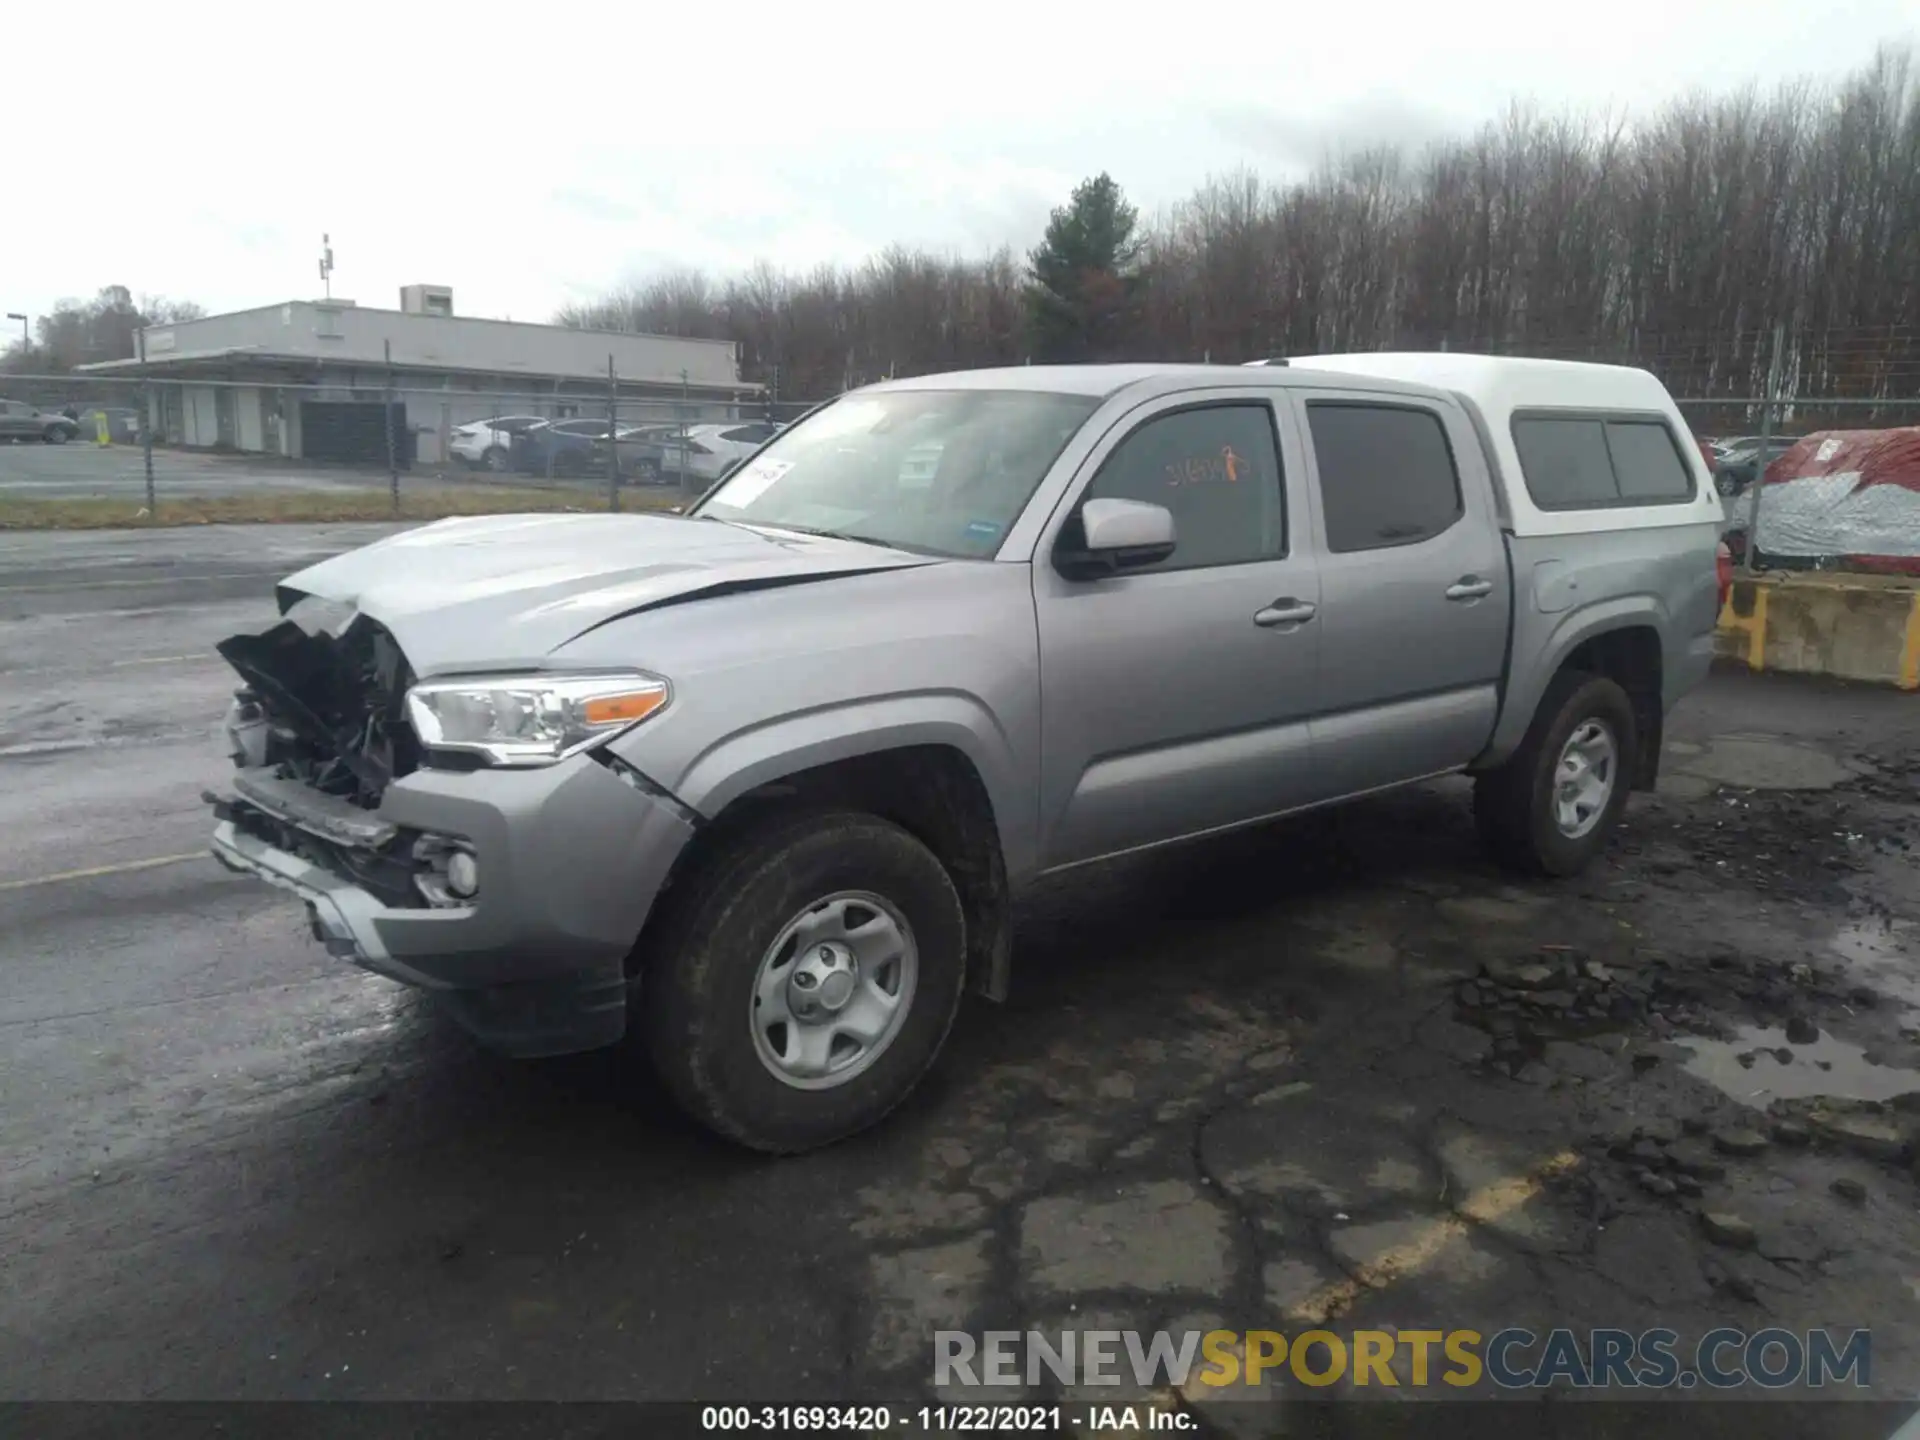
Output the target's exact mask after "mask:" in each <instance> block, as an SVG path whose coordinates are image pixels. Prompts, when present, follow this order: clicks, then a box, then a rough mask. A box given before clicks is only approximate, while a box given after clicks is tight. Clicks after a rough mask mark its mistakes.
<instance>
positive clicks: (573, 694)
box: [407, 672, 668, 765]
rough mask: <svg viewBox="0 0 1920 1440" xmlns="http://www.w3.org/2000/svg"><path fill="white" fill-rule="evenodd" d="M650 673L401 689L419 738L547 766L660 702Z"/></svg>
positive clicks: (663, 685) (663, 699)
mask: <svg viewBox="0 0 1920 1440" xmlns="http://www.w3.org/2000/svg"><path fill="white" fill-rule="evenodd" d="M667 694H668V691H667V682H666V681H664V680H662V679H661V678H660V677H659V676H657V675H646V674H641V673H638V672H629V673H627V674H624V675H502V676H498V677H492V678H490V677H485V676H481V677H474V678H470V679H465V680H431V681H427V682H425V683H423V684H419V685H416V686H414V687H413V688H412V689H411V690H409V691H408V692H407V719H408V720H410V721H411V722H412V723H413V730H414V733H415V734H416V735H418V736H419V737H420V743H421V744H422V745H426V746H429V747H431V748H432V749H435V750H465V751H469V752H471V753H473V754H476V755H484V756H485V757H486V758H487V760H488V762H489V763H491V764H494V765H551V764H553V762H554V761H556V760H563V759H565V758H566V757H567V756H569V755H572V754H574V753H576V752H578V751H580V750H584V749H586V748H587V747H588V746H589V745H594V744H597V743H598V742H600V741H602V740H605V739H608V738H610V737H612V736H614V735H617V734H619V733H620V732H621V731H622V730H625V729H626V728H627V727H629V726H631V725H637V724H639V723H640V722H641V721H642V720H644V719H646V718H647V717H648V716H649V715H651V714H653V713H654V712H655V711H656V710H658V709H660V708H661V707H662V706H664V705H665V704H666V703H667Z"/></svg>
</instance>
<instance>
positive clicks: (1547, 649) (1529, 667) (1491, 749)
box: [1471, 594, 1672, 770]
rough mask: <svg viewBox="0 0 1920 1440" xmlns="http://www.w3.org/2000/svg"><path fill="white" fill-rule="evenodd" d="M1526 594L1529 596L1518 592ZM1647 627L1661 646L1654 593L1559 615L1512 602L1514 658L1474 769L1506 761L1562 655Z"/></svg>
mask: <svg viewBox="0 0 1920 1440" xmlns="http://www.w3.org/2000/svg"><path fill="white" fill-rule="evenodd" d="M1522 598H1523V599H1524V598H1530V597H1522ZM1643 625H1644V626H1649V627H1651V628H1652V629H1653V630H1654V632H1655V633H1656V634H1658V635H1660V636H1661V638H1662V646H1663V648H1664V647H1665V644H1666V637H1667V636H1668V635H1669V634H1671V631H1672V625H1671V617H1670V615H1669V613H1668V611H1667V608H1666V606H1665V605H1664V604H1663V603H1662V602H1661V600H1660V598H1659V597H1658V596H1656V595H1649V594H1628V595H1614V596H1609V597H1608V598H1607V599H1605V600H1596V601H1594V602H1593V603H1592V604H1590V605H1584V606H1581V607H1580V608H1579V609H1576V610H1569V611H1566V612H1565V613H1563V614H1558V615H1548V614H1542V613H1541V612H1540V610H1539V609H1538V608H1537V606H1535V605H1533V604H1531V603H1528V604H1525V605H1524V606H1522V605H1516V606H1515V619H1514V631H1513V661H1512V664H1511V666H1510V668H1509V670H1508V674H1507V684H1506V693H1505V695H1504V696H1503V697H1502V701H1501V706H1500V719H1499V721H1498V722H1497V723H1496V724H1495V726H1494V730H1493V738H1492V739H1491V740H1490V741H1488V742H1487V748H1486V749H1485V750H1484V751H1482V752H1481V754H1480V757H1479V758H1478V759H1477V760H1475V761H1474V763H1473V765H1472V767H1471V768H1473V769H1474V770H1490V769H1492V768H1493V767H1495V766H1497V765H1499V764H1500V763H1501V762H1502V761H1504V760H1506V759H1507V757H1508V756H1510V755H1512V754H1513V752H1514V751H1515V750H1518V749H1519V748H1520V742H1521V741H1522V740H1524V739H1525V738H1526V735H1527V727H1528V726H1530V725H1531V724H1533V715H1534V711H1535V710H1536V709H1538V708H1539V705H1540V697H1541V696H1542V695H1544V694H1545V693H1546V689H1547V686H1548V685H1549V684H1550V683H1552V680H1553V677H1554V676H1555V675H1557V674H1559V673H1560V667H1561V666H1563V665H1565V664H1566V663H1567V658H1568V657H1569V656H1570V655H1572V654H1573V652H1574V651H1576V650H1578V649H1579V648H1580V647H1581V646H1582V645H1584V644H1586V643H1587V641H1589V640H1591V639H1593V638H1595V637H1596V636H1599V635H1605V634H1606V633H1608V632H1609V631H1612V630H1625V629H1629V628H1631V627H1634V626H1643Z"/></svg>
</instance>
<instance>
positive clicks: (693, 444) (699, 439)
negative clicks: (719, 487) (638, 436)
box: [663, 420, 783, 481]
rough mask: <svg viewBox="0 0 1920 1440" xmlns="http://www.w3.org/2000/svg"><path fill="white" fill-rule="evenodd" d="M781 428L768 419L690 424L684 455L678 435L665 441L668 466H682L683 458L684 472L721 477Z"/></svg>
mask: <svg viewBox="0 0 1920 1440" xmlns="http://www.w3.org/2000/svg"><path fill="white" fill-rule="evenodd" d="M782 428H783V427H781V426H779V425H775V424H773V423H772V422H771V421H767V420H749V421H746V422H740V421H731V422H729V423H727V424H724V425H689V426H688V427H687V438H686V454H685V456H684V457H683V456H682V455H681V453H680V444H681V442H680V439H679V437H678V436H677V435H676V436H670V437H668V438H667V439H666V440H665V441H664V442H663V443H664V445H665V448H666V452H667V467H668V468H669V469H680V468H682V462H683V460H684V469H685V472H686V473H687V474H688V475H690V476H692V477H693V478H694V479H695V480H705V481H713V480H718V479H719V478H720V477H721V476H722V475H724V474H726V473H727V471H729V470H731V469H732V468H733V467H734V466H736V465H738V464H739V463H740V462H741V461H742V460H744V459H746V458H747V456H749V455H751V454H752V453H753V452H754V451H756V450H758V449H759V448H760V447H761V446H762V445H764V444H766V443H767V441H769V440H771V439H772V438H773V437H774V436H775V435H778V434H779V433H780V431H781V429H782Z"/></svg>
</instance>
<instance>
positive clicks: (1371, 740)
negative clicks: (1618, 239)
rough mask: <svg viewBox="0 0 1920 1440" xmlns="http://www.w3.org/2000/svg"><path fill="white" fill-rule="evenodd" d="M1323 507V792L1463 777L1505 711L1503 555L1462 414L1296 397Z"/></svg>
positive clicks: (1378, 399) (1350, 398)
mask: <svg viewBox="0 0 1920 1440" xmlns="http://www.w3.org/2000/svg"><path fill="white" fill-rule="evenodd" d="M1293 393H1294V402H1293V403H1294V405H1295V407H1296V413H1297V414H1298V416H1299V419H1300V429H1301V432H1302V434H1303V435H1304V436H1305V437H1306V440H1307V444H1306V447H1305V448H1306V451H1307V456H1308V461H1307V463H1308V468H1309V471H1310V472H1311V475H1312V481H1313V484H1312V490H1313V495H1314V499H1315V502H1316V509H1315V515H1314V526H1315V532H1316V540H1317V542H1318V543H1317V548H1318V551H1319V555H1320V595H1321V603H1320V624H1321V626H1322V630H1321V639H1320V646H1321V649H1320V654H1321V665H1320V675H1319V683H1318V686H1317V690H1318V703H1317V704H1316V705H1315V707H1314V709H1315V715H1314V720H1313V742H1314V744H1313V749H1314V763H1315V769H1316V773H1317V775H1318V777H1319V779H1320V783H1321V785H1322V787H1323V789H1322V794H1321V796H1320V797H1319V798H1322V799H1333V798H1338V797H1340V796H1345V795H1354V794H1359V793H1361V792H1363V791H1367V790H1373V789H1378V788H1380V787H1382V786H1386V785H1393V784H1397V783H1400V782H1402V781H1406V780H1413V779H1418V778H1420V777H1422V776H1426V775H1433V774H1438V773H1440V772H1442V771H1446V770H1453V769H1458V768H1459V767H1461V766H1464V765H1466V764H1467V763H1468V762H1469V761H1470V760H1472V759H1473V758H1474V757H1475V756H1476V755H1478V754H1479V753H1480V751H1481V750H1482V749H1483V748H1484V747H1485V746H1486V743H1487V741H1488V739H1489V738H1490V737H1491V736H1492V734H1493V727H1494V722H1495V720H1496V718H1497V717H1498V714H1499V709H1500V698H1499V696H1500V681H1501V674H1502V670H1503V667H1504V665H1505V661H1506V649H1507V624H1508V618H1509V613H1510V609H1511V605H1512V599H1511V595H1510V591H1509V586H1508V570H1507V556H1506V547H1505V545H1504V543H1503V541H1502V538H1501V534H1500V527H1499V524H1498V521H1497V518H1496V515H1495V510H1494V499H1493V488H1492V477H1491V476H1490V475H1489V474H1488V473H1487V468H1486V463H1485V461H1484V459H1483V458H1482V455H1481V450H1480V445H1479V442H1478V439H1477V437H1476V436H1475V434H1474V431H1473V428H1472V425H1471V423H1470V422H1469V421H1468V419H1467V417H1466V415H1465V413H1464V412H1463V411H1461V410H1460V408H1459V407H1458V406H1455V405H1452V404H1450V403H1448V402H1445V401H1442V400H1438V399H1436V400H1433V401H1430V402H1429V401H1424V400H1419V399H1413V398H1404V397H1400V396H1380V395H1370V394H1366V393H1364V392H1354V391H1345V392H1343V391H1319V390H1303V391H1295V392H1293Z"/></svg>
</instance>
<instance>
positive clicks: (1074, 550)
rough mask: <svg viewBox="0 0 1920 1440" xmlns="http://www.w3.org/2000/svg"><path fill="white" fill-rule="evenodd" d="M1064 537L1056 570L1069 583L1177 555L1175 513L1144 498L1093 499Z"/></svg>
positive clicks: (1137, 567) (1114, 573)
mask: <svg viewBox="0 0 1920 1440" xmlns="http://www.w3.org/2000/svg"><path fill="white" fill-rule="evenodd" d="M1076 530H1077V532H1078V533H1077V534H1076V533H1074V532H1075V531H1076ZM1060 538H1061V543H1060V546H1059V547H1058V548H1057V549H1056V550H1055V552H1054V566H1055V568H1056V569H1058V570H1059V571H1060V573H1061V574H1062V575H1065V576H1066V577H1067V578H1068V579H1069V580H1097V579H1100V578H1101V577H1102V576H1106V575H1117V574H1120V573H1121V572H1122V571H1126V570H1137V569H1140V568H1142V567H1143V566H1147V565H1158V564H1159V563H1160V562H1161V561H1162V560H1165V559H1166V558H1167V557H1168V556H1169V555H1171V554H1173V549H1174V541H1175V536H1174V526H1173V512H1172V511H1171V510H1169V509H1167V507H1166V506H1164V505H1149V504H1146V503H1145V502H1144V501H1140V500H1089V501H1087V502H1086V503H1085V504H1084V505H1082V506H1081V507H1080V512H1079V514H1078V515H1077V516H1075V517H1074V521H1073V523H1072V524H1071V525H1070V526H1069V527H1068V530H1067V531H1066V532H1065V533H1063V534H1062V535H1061V537H1060Z"/></svg>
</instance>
